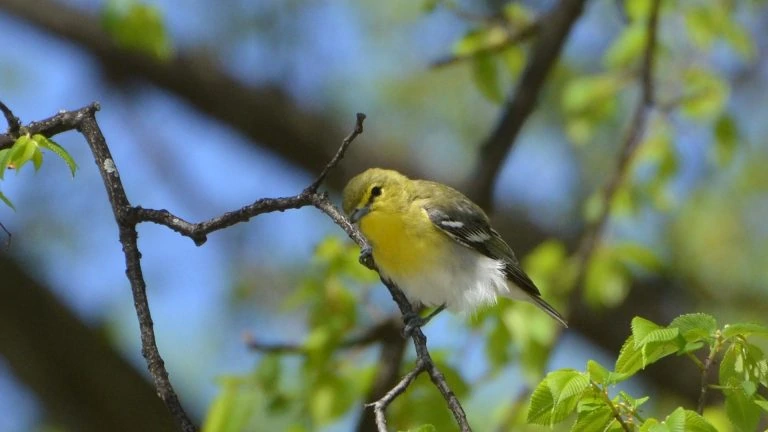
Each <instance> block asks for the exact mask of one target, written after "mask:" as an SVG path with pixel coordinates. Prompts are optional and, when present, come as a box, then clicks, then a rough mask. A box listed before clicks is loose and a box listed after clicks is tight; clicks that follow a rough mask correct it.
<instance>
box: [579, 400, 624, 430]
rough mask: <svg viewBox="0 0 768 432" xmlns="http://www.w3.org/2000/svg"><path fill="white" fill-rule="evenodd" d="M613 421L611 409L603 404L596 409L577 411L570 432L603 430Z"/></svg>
mask: <svg viewBox="0 0 768 432" xmlns="http://www.w3.org/2000/svg"><path fill="white" fill-rule="evenodd" d="M614 421H615V420H614V418H613V413H612V412H611V409H610V408H608V407H607V406H605V405H603V406H602V407H600V408H597V409H593V410H589V411H584V412H579V415H578V417H576V422H575V423H574V424H573V426H572V427H571V432H605V430H606V428H607V427H608V425H610V424H611V423H612V422H614Z"/></svg>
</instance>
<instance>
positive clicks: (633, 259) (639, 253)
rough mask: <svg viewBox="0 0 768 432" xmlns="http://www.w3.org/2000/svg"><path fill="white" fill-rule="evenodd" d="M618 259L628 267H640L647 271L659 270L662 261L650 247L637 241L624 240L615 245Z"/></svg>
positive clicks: (614, 248)
mask: <svg viewBox="0 0 768 432" xmlns="http://www.w3.org/2000/svg"><path fill="white" fill-rule="evenodd" d="M613 250H614V254H615V256H616V259H617V260H618V261H619V262H621V263H622V264H623V265H624V266H626V267H639V268H641V269H642V270H644V271H647V272H658V271H659V270H660V269H661V267H662V263H661V260H660V259H659V257H658V256H656V254H655V253H654V252H653V250H651V249H650V248H649V247H647V246H645V245H642V244H639V243H635V242H623V243H619V244H617V245H615V246H614V247H613Z"/></svg>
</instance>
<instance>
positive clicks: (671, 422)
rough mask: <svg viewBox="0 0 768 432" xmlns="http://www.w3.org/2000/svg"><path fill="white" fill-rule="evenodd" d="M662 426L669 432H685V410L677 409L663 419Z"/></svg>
mask: <svg viewBox="0 0 768 432" xmlns="http://www.w3.org/2000/svg"><path fill="white" fill-rule="evenodd" d="M664 425H665V426H667V430H669V431H670V432H686V430H687V429H686V428H685V410H684V409H683V408H677V409H676V410H674V411H672V413H670V414H669V415H668V416H667V418H665V419H664Z"/></svg>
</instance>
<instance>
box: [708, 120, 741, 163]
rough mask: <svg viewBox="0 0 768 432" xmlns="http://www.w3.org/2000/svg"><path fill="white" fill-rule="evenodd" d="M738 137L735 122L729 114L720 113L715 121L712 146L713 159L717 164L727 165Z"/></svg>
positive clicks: (731, 158)
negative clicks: (713, 143)
mask: <svg viewBox="0 0 768 432" xmlns="http://www.w3.org/2000/svg"><path fill="white" fill-rule="evenodd" d="M738 138H739V132H738V130H737V128H736V122H734V121H733V118H732V117H731V116H729V115H725V114H724V115H721V116H720V117H719V118H718V119H717V122H716V123H715V148H714V159H715V162H716V163H717V164H718V165H719V166H721V167H723V166H725V165H728V164H729V163H730V162H731V161H732V160H733V154H734V153H735V151H736V145H737V143H738Z"/></svg>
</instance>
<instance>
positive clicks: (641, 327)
mask: <svg viewBox="0 0 768 432" xmlns="http://www.w3.org/2000/svg"><path fill="white" fill-rule="evenodd" d="M631 327H632V336H634V337H635V347H636V348H640V347H642V346H643V345H645V344H646V343H648V342H647V341H646V340H645V339H646V337H647V336H648V335H649V334H650V333H651V332H653V331H656V330H659V329H661V328H662V327H661V326H660V325H658V324H656V323H654V322H653V321H650V320H647V319H645V318H641V317H634V318H632V324H631Z"/></svg>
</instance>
